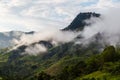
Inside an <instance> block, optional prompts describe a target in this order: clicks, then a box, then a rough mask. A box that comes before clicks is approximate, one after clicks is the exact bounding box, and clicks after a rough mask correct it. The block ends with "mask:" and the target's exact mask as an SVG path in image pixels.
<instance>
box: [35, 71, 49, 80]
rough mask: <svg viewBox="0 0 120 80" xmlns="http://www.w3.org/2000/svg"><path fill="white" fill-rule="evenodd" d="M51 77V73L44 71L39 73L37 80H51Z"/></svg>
mask: <svg viewBox="0 0 120 80" xmlns="http://www.w3.org/2000/svg"><path fill="white" fill-rule="evenodd" d="M50 79H51V77H50V75H48V74H46V73H44V72H41V73H40V74H39V75H38V78H37V80H50Z"/></svg>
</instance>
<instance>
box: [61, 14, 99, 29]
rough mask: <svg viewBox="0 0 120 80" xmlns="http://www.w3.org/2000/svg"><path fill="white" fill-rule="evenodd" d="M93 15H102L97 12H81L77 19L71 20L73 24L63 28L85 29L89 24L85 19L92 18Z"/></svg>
mask: <svg viewBox="0 0 120 80" xmlns="http://www.w3.org/2000/svg"><path fill="white" fill-rule="evenodd" d="M91 17H100V14H98V13H95V12H84V13H79V14H78V15H77V16H76V17H75V19H74V20H73V21H72V22H71V24H70V25H69V26H68V27H66V28H64V29H63V30H72V31H73V30H80V31H81V30H83V29H84V26H87V25H89V24H87V23H86V22H85V21H84V20H87V19H90V18H91Z"/></svg>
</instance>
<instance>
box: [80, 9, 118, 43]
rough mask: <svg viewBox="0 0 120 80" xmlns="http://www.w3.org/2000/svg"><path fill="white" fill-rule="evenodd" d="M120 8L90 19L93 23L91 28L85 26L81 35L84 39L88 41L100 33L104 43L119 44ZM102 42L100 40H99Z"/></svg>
mask: <svg viewBox="0 0 120 80" xmlns="http://www.w3.org/2000/svg"><path fill="white" fill-rule="evenodd" d="M119 9H120V8H110V9H108V11H107V12H106V13H103V14H101V17H100V18H91V19H90V21H91V22H95V23H94V24H92V25H91V26H86V27H85V29H84V31H83V32H82V35H83V36H84V39H86V40H87V39H89V38H91V37H93V36H94V35H95V34H97V33H101V34H102V35H103V38H104V40H105V42H107V43H109V44H110V45H118V43H120V22H119V20H120V11H119ZM101 40H102V39H101Z"/></svg>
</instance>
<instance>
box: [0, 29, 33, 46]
mask: <svg viewBox="0 0 120 80" xmlns="http://www.w3.org/2000/svg"><path fill="white" fill-rule="evenodd" d="M31 34H34V32H33V31H31V32H22V31H10V32H0V48H6V47H10V46H13V45H15V44H14V43H13V42H12V41H13V39H17V40H19V39H20V37H21V36H22V35H31Z"/></svg>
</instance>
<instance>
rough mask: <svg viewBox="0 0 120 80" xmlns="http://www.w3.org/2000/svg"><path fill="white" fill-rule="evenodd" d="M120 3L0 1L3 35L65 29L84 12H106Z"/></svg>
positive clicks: (106, 0)
mask: <svg viewBox="0 0 120 80" xmlns="http://www.w3.org/2000/svg"><path fill="white" fill-rule="evenodd" d="M119 5H120V0H0V32H3V31H11V30H17V31H40V30H43V29H49V28H54V27H57V28H64V27H66V26H67V25H69V24H70V22H71V21H72V20H73V19H74V17H75V16H76V15H77V14H78V13H80V12H88V11H92V12H100V13H105V12H107V10H108V9H110V8H113V7H114V8H116V7H117V8H118V7H120V6H119Z"/></svg>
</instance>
